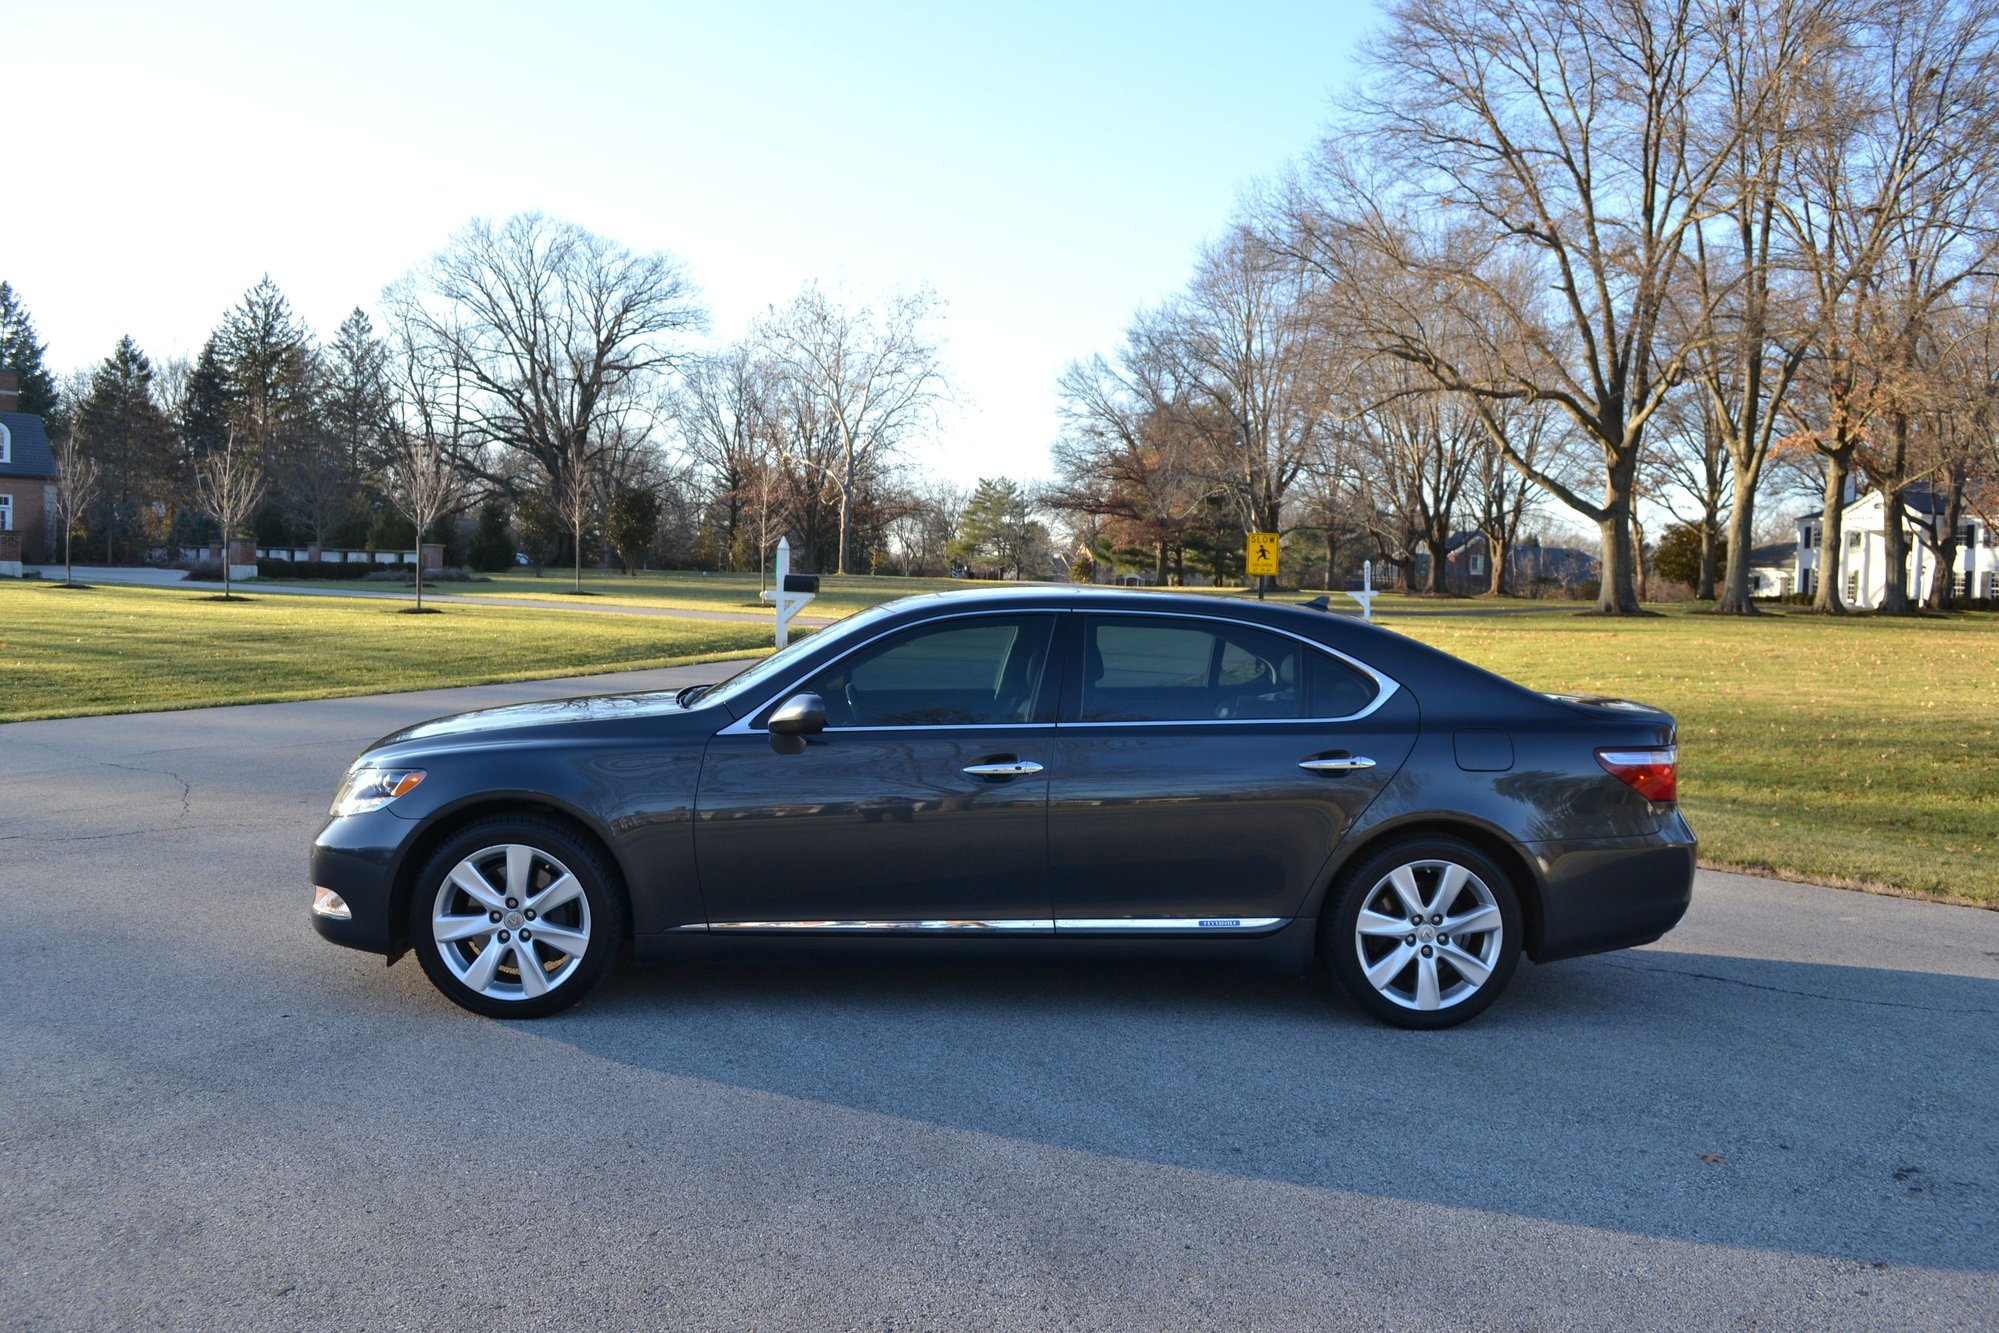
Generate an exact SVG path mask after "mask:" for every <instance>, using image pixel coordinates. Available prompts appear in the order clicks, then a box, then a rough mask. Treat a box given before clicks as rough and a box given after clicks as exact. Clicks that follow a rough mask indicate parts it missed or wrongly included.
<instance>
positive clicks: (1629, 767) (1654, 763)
mask: <svg viewBox="0 0 1999 1333" xmlns="http://www.w3.org/2000/svg"><path fill="white" fill-rule="evenodd" d="M1596 761H1597V762H1598V763H1599V764H1602V765H1603V770H1604V772H1606V773H1608V774H1610V775H1611V776H1612V777H1614V778H1616V779H1617V780H1618V781H1620V782H1622V783H1623V784H1624V785H1625V786H1627V787H1629V788H1631V790H1633V791H1635V792H1637V793H1638V794H1639V795H1640V796H1643V797H1644V798H1645V799H1646V800H1648V801H1660V802H1671V801H1675V800H1677V799H1679V786H1680V780H1679V772H1680V752H1679V748H1678V747H1677V746H1672V745H1662V746H1660V747H1659V748H1658V749H1656V750H1598V751H1597V752H1596Z"/></svg>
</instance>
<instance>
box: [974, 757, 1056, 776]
mask: <svg viewBox="0 0 1999 1333" xmlns="http://www.w3.org/2000/svg"><path fill="white" fill-rule="evenodd" d="M1040 771H1041V765H1039V764H1037V763H1035V762H1034V761H1033V760H1032V759H1009V760H1006V761H1005V762H1004V763H994V764H967V765H965V768H964V774H965V776H966V777H968V778H1024V777H1028V776H1030V775H1032V774H1035V773H1039V772H1040Z"/></svg>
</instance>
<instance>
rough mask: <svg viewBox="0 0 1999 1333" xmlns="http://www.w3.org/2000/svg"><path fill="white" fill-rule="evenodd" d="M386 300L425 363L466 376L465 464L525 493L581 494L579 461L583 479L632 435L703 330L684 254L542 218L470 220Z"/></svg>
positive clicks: (513, 493)
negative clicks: (631, 421)
mask: <svg viewBox="0 0 1999 1333" xmlns="http://www.w3.org/2000/svg"><path fill="white" fill-rule="evenodd" d="M386 299H387V301H388V304H389V306H390V307H391V310H392V311H393V312H394V315H395V317H396V319H397V320H398V321H399V322H401V323H403V324H406V325H407V326H408V327H410V328H412V329H413V330H415V331H416V332H417V335H418V336H417V344H418V346H419V347H420V348H421V349H422V350H423V354H424V356H425V357H426V359H428V360H430V361H431V362H432V363H434V364H435V365H437V366H443V367H455V368H456V373H459V374H462V375H463V377H464V383H465V390H466V391H465V425H466V430H465V432H464V439H463V441H462V444H461V447H460V449H459V456H460V457H459V461H460V464H461V466H462V467H463V468H464V469H465V470H466V471H467V472H468V473H469V474H470V475H472V476H475V477H477V478H479V479H480V480H482V481H484V482H485V483H487V484H488V485H490V486H492V487H494V488H496V489H498V490H501V491H503V492H504V493H506V494H507V495H509V496H510V497H513V498H514V499H516V500H518V499H520V498H521V497H522V496H523V495H524V494H526V493H528V492H529V491H530V490H531V489H535V488H546V489H548V490H549V491H550V492H554V491H561V490H564V489H565V488H568V489H570V490H574V489H575V488H574V487H572V486H571V485H570V482H569V481H568V480H567V478H568V477H569V476H570V474H571V473H573V472H577V471H578V468H577V466H576V463H577V460H579V459H580V460H582V466H581V469H580V470H581V472H582V473H583V474H584V475H585V476H586V477H589V476H594V475H595V474H596V473H598V472H599V471H601V470H602V469H603V468H604V467H605V466H608V465H609V464H610V462H611V460H610V459H609V458H607V457H605V456H604V455H605V453H606V451H614V450H616V449H619V448H622V447H628V446H629V445H630V443H631V440H630V437H629V435H628V434H627V433H626V432H624V431H622V430H620V429H617V428H615V423H616V422H617V421H618V419H619V418H620V416H621V414H622V413H624V412H625V411H627V410H629V409H631V408H632V406H633V405H634V404H635V403H636V404H648V403H649V400H650V399H651V398H652V397H653V396H654V392H655V390H656V388H657V381H658V380H659V378H660V376H661V375H663V374H664V373H666V372H667V371H669V370H671V369H673V368H674V367H675V366H677V365H678V364H680V363H681V362H682V361H683V360H684V359H685V358H686V356H687V352H686V351H685V349H684V347H683V343H682V340H683V339H684V337H685V336H686V335H688V334H691V333H693V332H696V331H698V330H700V329H701V328H703V327H705V324H706V315H705V312H704V311H703V309H702V307H701V305H700V303H699V301H698V300H697V298H696V293H695V289H694V285H693V283H692V282H691V280H690V279H689V278H688V277H687V274H686V272H685V270H684V269H683V268H682V267H681V265H680V263H679V261H677V260H675V259H674V258H672V257H671V256H669V255H667V254H664V253H658V252H654V253H637V252H634V251H631V250H627V249H625V248H624V247H623V246H620V245H617V244H615V243H613V242H611V241H609V240H606V239H605V238H604V237H601V236H598V235H596V234H595V233H593V232H590V231H587V230H585V229H584V228H582V227H579V226H577V225H575V224H574V223H569V222H561V221H557V220H555V219H552V218H548V217H544V216H542V215H541V214H539V213H523V214H518V215H516V216H514V217H512V218H509V219H507V220H506V221H505V222H503V223H501V224H499V225H498V226H495V225H494V224H493V223H491V222H489V221H486V220H483V219H480V220H475V221H473V222H472V223H470V224H468V225H467V226H466V227H465V228H464V229H463V230H462V231H460V232H458V233H457V234H456V235H455V236H453V237H452V238H451V240H450V242H449V243H448V244H447V245H446V246H445V248H444V249H443V250H442V251H441V252H439V253H438V254H437V255H436V256H434V257H433V258H432V259H431V260H430V261H429V262H428V263H426V264H425V265H423V266H422V267H420V268H419V269H418V270H417V271H416V272H415V273H414V274H412V275H411V276H410V277H409V278H407V279H405V280H404V281H403V282H401V283H398V284H397V285H396V286H394V287H392V288H390V290H389V292H388V293H387V296H386ZM646 410H650V408H649V406H648V407H647V409H646ZM523 464H526V466H523Z"/></svg>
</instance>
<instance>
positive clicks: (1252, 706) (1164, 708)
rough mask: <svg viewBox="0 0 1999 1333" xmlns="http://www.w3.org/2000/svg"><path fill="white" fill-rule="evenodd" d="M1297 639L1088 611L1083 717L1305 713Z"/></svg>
mask: <svg viewBox="0 0 1999 1333" xmlns="http://www.w3.org/2000/svg"><path fill="white" fill-rule="evenodd" d="M1303 666H1304V645H1303V644H1301V643H1299V642H1298V641H1297V640H1296V639H1289V638H1286V637H1284V636H1282V635H1278V634H1270V633H1267V632H1265V631H1263V630H1258V629H1251V628H1249V627H1248V626H1242V625H1226V624H1222V623H1220V622H1218V621H1201V620H1176V619H1171V618H1168V617H1163V616H1161V617H1149V616H1148V617H1136V616H1134V617H1123V616H1120V617H1109V616H1106V617H1102V618H1099V617H1094V616H1093V617H1091V618H1090V620H1089V624H1088V627H1087V628H1086V630H1085V636H1084V667H1083V699H1082V714H1081V718H1080V720H1081V721H1084V722H1216V721H1227V720H1232V719H1238V718H1240V719H1254V718H1296V717H1304V716H1305V688H1304V682H1303V681H1302V680H1301V679H1300V671H1301V669H1302V668H1303Z"/></svg>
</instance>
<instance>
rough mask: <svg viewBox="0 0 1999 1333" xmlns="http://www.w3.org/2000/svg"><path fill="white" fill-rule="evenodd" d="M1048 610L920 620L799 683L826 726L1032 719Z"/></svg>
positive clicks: (1044, 659) (1044, 657)
mask: <svg viewBox="0 0 1999 1333" xmlns="http://www.w3.org/2000/svg"><path fill="white" fill-rule="evenodd" d="M1053 629H1054V617H1052V616H990V617H975V618H968V619H964V620H953V621H947V622H945V623H943V624H937V625H925V626H922V627H919V628H917V629H912V630H908V631H905V632H904V633H901V634H897V635H893V636H891V637H889V638H886V639H883V640H882V641H881V642H879V643H872V644H869V645H868V646H867V647H865V648H862V649H860V650H858V651H856V652H854V653H853V654H851V655H850V656H848V657H845V658H842V659H841V660H840V661H838V662H836V663H834V664H833V665H832V666H830V667H828V668H826V669H825V670H824V671H822V672H820V673H819V674H818V675H817V676H814V677H813V678H812V679H811V680H809V681H807V682H806V683H805V684H803V685H801V686H800V687H799V688H800V689H801V690H804V691H809V692H811V693H814V694H817V695H819V696H820V697H821V698H823V699H824V700H825V701H826V725H827V726H829V727H939V726H991V725H995V724H1008V723H1024V722H1032V721H1033V720H1034V701H1035V697H1036V694H1037V692H1038V691H1039V690H1040V688H1041V678H1042V675H1043V673H1044V671H1045V670H1046V668H1047V665H1048V652H1049V640H1050V638H1051V635H1052V633H1053Z"/></svg>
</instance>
